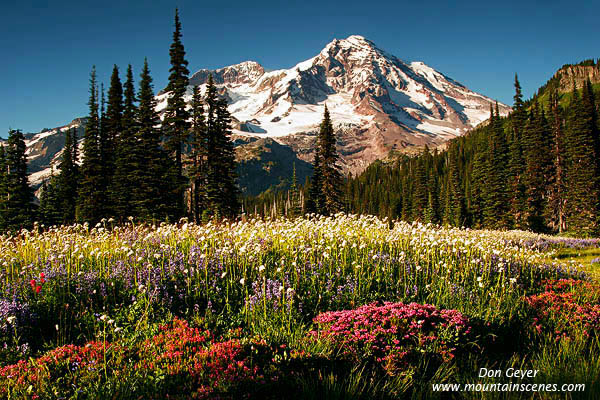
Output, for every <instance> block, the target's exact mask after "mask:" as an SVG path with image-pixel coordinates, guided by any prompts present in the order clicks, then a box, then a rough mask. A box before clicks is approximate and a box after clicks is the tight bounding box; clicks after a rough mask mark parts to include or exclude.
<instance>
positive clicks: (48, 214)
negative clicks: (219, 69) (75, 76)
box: [0, 10, 240, 231]
mask: <svg viewBox="0 0 600 400" xmlns="http://www.w3.org/2000/svg"><path fill="white" fill-rule="evenodd" d="M181 38H182V32H181V23H180V20H179V14H178V12H177V10H176V12H175V30H174V32H173V41H172V44H171V46H170V50H169V54H170V62H171V68H170V75H169V82H168V85H167V88H166V91H167V92H168V93H169V95H168V98H167V107H166V109H165V110H164V115H163V118H162V120H161V116H160V115H159V113H158V112H157V111H156V105H157V104H156V98H155V96H154V89H153V83H152V82H153V80H152V77H151V74H150V68H149V66H148V61H147V59H146V60H144V66H143V68H142V71H141V74H140V80H139V84H138V90H137V92H136V90H135V84H134V79H133V71H132V67H131V65H129V66H128V69H127V73H126V79H125V82H124V83H123V84H122V83H121V79H120V75H119V68H118V67H117V66H116V65H115V66H114V67H113V71H112V75H111V79H110V86H109V89H108V93H107V97H106V99H105V93H104V89H103V86H102V85H100V88H99V87H98V82H97V78H96V70H95V67H93V68H92V71H91V74H90V89H89V92H90V96H89V101H88V106H89V115H88V118H87V122H86V126H85V131H84V132H85V133H84V136H83V139H82V141H81V142H82V145H81V155H80V154H79V152H80V151H79V142H78V138H77V135H76V133H75V131H69V132H67V134H66V138H65V146H64V150H63V153H62V157H61V161H60V164H59V166H58V171H57V174H56V175H54V174H53V175H52V176H51V177H50V179H48V180H46V181H44V183H43V185H42V188H41V193H40V204H39V207H35V205H34V203H33V192H32V189H31V188H30V187H29V185H28V182H27V164H26V156H25V142H24V138H23V135H22V133H21V132H20V131H10V132H9V139H8V142H7V146H6V147H7V148H6V150H5V149H4V148H1V149H2V150H0V166H1V167H2V168H1V171H2V172H1V174H0V195H1V196H0V199H1V200H0V229H1V230H13V231H14V230H18V229H20V228H22V227H30V226H31V225H32V223H33V221H34V220H38V221H41V222H42V223H44V224H46V225H58V224H70V223H73V222H89V223H92V224H94V223H97V222H99V221H100V220H101V219H102V218H108V217H113V218H114V219H115V220H117V221H125V220H127V219H129V218H131V217H133V218H135V219H136V220H138V221H139V220H142V221H165V220H166V221H176V220H178V219H179V218H181V217H184V216H187V217H190V218H192V219H193V220H194V221H196V222H200V221H202V220H206V219H210V218H215V217H216V218H222V217H233V216H236V215H237V214H238V211H239V207H240V203H239V198H238V197H239V196H238V195H239V193H238V188H237V186H236V176H235V153H234V148H233V143H232V142H231V140H230V135H231V132H230V131H231V128H230V125H231V116H230V114H229V112H228V111H227V103H226V102H225V100H223V99H220V98H219V96H218V93H217V89H216V87H215V84H214V82H213V80H212V77H210V78H209V80H208V83H207V88H206V91H205V93H204V95H203V94H201V92H200V88H199V87H197V86H196V87H194V88H193V92H192V101H191V103H190V106H189V107H188V105H187V104H186V101H185V98H184V97H185V96H186V90H187V87H188V84H189V78H188V76H189V71H188V69H187V65H188V62H187V60H186V59H185V49H184V46H183V43H182V41H181ZM184 153H185V154H187V156H184Z"/></svg>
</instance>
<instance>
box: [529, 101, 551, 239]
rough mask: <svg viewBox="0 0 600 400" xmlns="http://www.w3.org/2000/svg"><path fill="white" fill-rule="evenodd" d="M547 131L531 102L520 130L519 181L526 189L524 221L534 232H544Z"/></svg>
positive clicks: (543, 117) (538, 111)
mask: <svg viewBox="0 0 600 400" xmlns="http://www.w3.org/2000/svg"><path fill="white" fill-rule="evenodd" d="M547 130H548V126H547V121H546V118H545V116H544V114H543V112H542V111H540V109H539V105H538V104H537V103H534V105H533V108H532V112H531V114H530V116H529V119H528V121H527V123H526V124H525V129H524V131H523V147H524V150H523V152H524V155H525V157H524V158H525V171H524V177H523V182H524V184H525V187H526V190H525V194H526V204H525V210H524V211H525V214H524V219H525V222H526V226H527V228H528V229H530V230H533V231H536V232H541V231H544V230H545V223H544V215H543V211H544V195H545V191H546V179H547V174H548V168H549V162H548V161H549V159H548V155H549V154H550V151H551V149H550V148H547V146H546V145H547V141H546V139H545V138H546V136H547V135H548V132H547Z"/></svg>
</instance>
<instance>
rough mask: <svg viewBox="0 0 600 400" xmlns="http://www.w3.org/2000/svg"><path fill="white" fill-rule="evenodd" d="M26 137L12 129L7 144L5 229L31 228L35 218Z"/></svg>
mask: <svg viewBox="0 0 600 400" xmlns="http://www.w3.org/2000/svg"><path fill="white" fill-rule="evenodd" d="M25 149H26V147H25V139H24V137H23V133H22V132H21V131H20V130H10V131H9V132H8V140H7V144H6V166H7V171H6V177H5V179H6V192H7V198H6V203H5V209H4V223H5V229H8V230H10V231H18V230H19V229H21V228H30V227H31V225H32V224H33V219H34V207H33V191H32V190H31V187H29V181H28V179H27V176H28V173H27V157H26V156H25Z"/></svg>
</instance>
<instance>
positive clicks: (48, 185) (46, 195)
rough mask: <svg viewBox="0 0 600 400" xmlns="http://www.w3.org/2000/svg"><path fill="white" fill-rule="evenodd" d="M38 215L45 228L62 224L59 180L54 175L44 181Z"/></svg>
mask: <svg viewBox="0 0 600 400" xmlns="http://www.w3.org/2000/svg"><path fill="white" fill-rule="evenodd" d="M38 215H39V218H40V220H41V221H42V223H43V224H45V225H46V226H55V225H60V224H62V223H63V209H62V204H61V197H60V192H59V180H58V177H57V176H56V175H54V174H52V175H51V176H50V179H48V180H44V182H43V184H42V189H41V194H40V206H39V210H38Z"/></svg>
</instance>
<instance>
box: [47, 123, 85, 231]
mask: <svg viewBox="0 0 600 400" xmlns="http://www.w3.org/2000/svg"><path fill="white" fill-rule="evenodd" d="M77 145H78V143H77V131H76V130H75V129H70V130H68V131H67V132H66V133H65V146H64V149H63V153H62V157H61V161H60V164H59V165H58V170H59V174H58V176H57V177H56V183H55V184H54V187H53V188H52V189H51V190H54V191H55V192H56V196H57V197H58V203H59V204H58V207H59V208H60V209H61V210H62V212H61V216H60V218H59V219H60V221H59V222H58V223H63V224H71V223H73V222H75V212H76V209H77V188H78V186H79V165H77V159H78V149H77ZM51 183H52V182H51Z"/></svg>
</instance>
